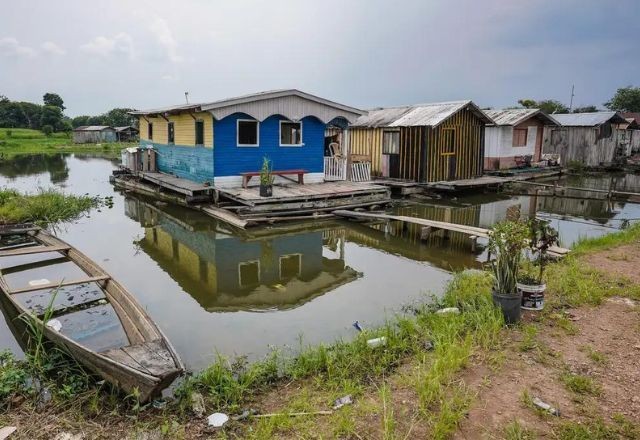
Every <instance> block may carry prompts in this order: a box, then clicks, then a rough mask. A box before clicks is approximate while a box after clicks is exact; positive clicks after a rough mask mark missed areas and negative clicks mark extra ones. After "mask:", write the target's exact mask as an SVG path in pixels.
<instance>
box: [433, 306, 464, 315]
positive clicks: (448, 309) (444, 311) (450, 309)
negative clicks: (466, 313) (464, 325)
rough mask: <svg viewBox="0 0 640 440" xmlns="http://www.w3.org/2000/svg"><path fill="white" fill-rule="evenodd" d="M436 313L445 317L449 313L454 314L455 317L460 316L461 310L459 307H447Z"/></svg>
mask: <svg viewBox="0 0 640 440" xmlns="http://www.w3.org/2000/svg"><path fill="white" fill-rule="evenodd" d="M436 313H438V314H440V315H444V314H447V313H453V314H454V315H458V314H459V313H460V309H459V308H457V307H445V308H444V309H440V310H438V311H437V312H436Z"/></svg>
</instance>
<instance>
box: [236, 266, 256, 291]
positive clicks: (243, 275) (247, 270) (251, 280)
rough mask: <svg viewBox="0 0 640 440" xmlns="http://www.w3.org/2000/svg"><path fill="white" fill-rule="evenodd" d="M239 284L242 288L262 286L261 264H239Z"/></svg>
mask: <svg viewBox="0 0 640 440" xmlns="http://www.w3.org/2000/svg"><path fill="white" fill-rule="evenodd" d="M238 283H239V284H240V287H253V286H257V285H258V284H260V262H259V261H247V262H246V263H238Z"/></svg>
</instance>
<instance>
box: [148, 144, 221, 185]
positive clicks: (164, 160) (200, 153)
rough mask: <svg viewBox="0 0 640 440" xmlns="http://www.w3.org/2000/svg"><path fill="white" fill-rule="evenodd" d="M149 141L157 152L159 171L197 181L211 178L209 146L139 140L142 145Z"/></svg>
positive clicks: (211, 167)
mask: <svg viewBox="0 0 640 440" xmlns="http://www.w3.org/2000/svg"><path fill="white" fill-rule="evenodd" d="M151 143H152V144H153V147H154V148H155V150H156V151H157V152H158V155H157V157H158V159H157V165H158V170H159V171H161V172H163V173H169V174H175V175H177V176H178V177H182V178H185V179H189V180H192V181H194V182H199V183H202V182H207V181H212V180H213V151H212V149H211V148H206V147H192V146H181V145H166V144H159V143H157V142H149V141H140V144H141V145H142V146H145V145H149V144H151Z"/></svg>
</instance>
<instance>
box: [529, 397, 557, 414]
mask: <svg viewBox="0 0 640 440" xmlns="http://www.w3.org/2000/svg"><path fill="white" fill-rule="evenodd" d="M533 404H534V405H535V406H537V407H538V408H540V409H542V410H544V411H546V412H548V413H549V414H551V415H554V416H556V417H558V416H560V411H558V410H557V409H556V408H554V407H553V406H551V405H549V404H548V403H546V402H543V401H542V400H540V399H538V398H537V397H534V398H533Z"/></svg>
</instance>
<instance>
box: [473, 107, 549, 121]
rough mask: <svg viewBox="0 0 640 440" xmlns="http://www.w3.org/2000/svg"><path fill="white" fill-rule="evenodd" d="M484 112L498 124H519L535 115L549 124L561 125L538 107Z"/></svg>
mask: <svg viewBox="0 0 640 440" xmlns="http://www.w3.org/2000/svg"><path fill="white" fill-rule="evenodd" d="M484 112H485V113H486V114H487V116H489V117H490V118H491V119H493V120H494V122H495V123H496V125H518V124H520V123H521V122H524V121H526V120H527V119H530V118H533V117H536V118H540V119H543V120H544V121H545V123H547V124H551V125H559V124H558V122H557V121H556V120H555V119H554V118H553V117H551V116H549V115H547V114H546V113H545V112H543V111H541V110H540V109H537V108H509V109H503V110H485V111H484Z"/></svg>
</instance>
